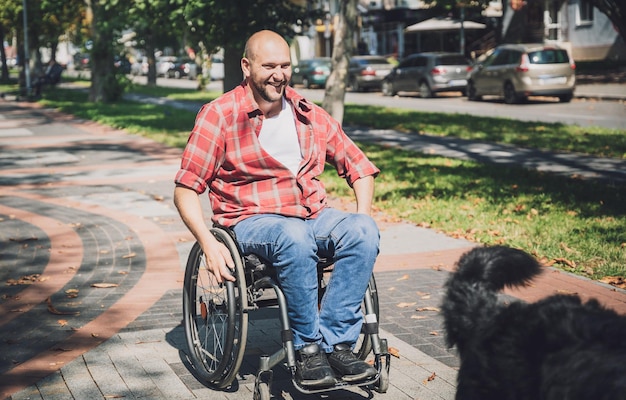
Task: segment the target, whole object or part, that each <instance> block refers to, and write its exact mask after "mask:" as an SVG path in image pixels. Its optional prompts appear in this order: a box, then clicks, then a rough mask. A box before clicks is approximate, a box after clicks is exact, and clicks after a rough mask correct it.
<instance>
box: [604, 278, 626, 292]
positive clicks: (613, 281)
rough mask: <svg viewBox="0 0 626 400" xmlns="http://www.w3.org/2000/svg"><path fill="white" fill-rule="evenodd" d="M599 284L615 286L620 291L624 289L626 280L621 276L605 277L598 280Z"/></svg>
mask: <svg viewBox="0 0 626 400" xmlns="http://www.w3.org/2000/svg"><path fill="white" fill-rule="evenodd" d="M600 282H602V283H606V284H608V285H612V286H616V287H618V288H621V289H626V279H624V278H623V277H621V276H605V277H604V278H602V279H600Z"/></svg>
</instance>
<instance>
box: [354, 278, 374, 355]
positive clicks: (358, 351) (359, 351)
mask: <svg viewBox="0 0 626 400" xmlns="http://www.w3.org/2000/svg"><path fill="white" fill-rule="evenodd" d="M368 289H369V292H370V293H371V296H372V305H373V306H374V314H376V320H377V321H378V320H379V318H380V307H379V305H378V289H376V279H374V275H373V274H372V277H371V278H370V283H369V287H368ZM366 295H367V294H366ZM361 308H362V310H363V315H365V300H363V303H362V305H361ZM371 351H372V339H371V337H370V335H369V334H367V333H366V332H365V328H364V327H362V328H361V334H360V335H359V339H358V340H357V342H356V346H355V347H354V354H355V355H356V356H357V357H358V358H359V359H361V360H365V359H366V358H367V356H368V354H369V353H370V352H371Z"/></svg>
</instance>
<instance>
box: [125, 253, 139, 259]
mask: <svg viewBox="0 0 626 400" xmlns="http://www.w3.org/2000/svg"><path fill="white" fill-rule="evenodd" d="M133 257H137V254H136V253H129V254H126V255H125V256H122V258H133Z"/></svg>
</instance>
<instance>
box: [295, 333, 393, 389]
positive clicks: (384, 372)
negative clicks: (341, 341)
mask: <svg viewBox="0 0 626 400" xmlns="http://www.w3.org/2000/svg"><path fill="white" fill-rule="evenodd" d="M381 340H383V341H384V343H385V346H384V347H383V349H382V350H383V351H384V353H381V354H375V355H374V367H376V370H377V371H378V373H377V374H376V375H375V376H374V377H372V378H369V379H363V380H361V381H356V382H346V381H342V380H340V379H339V380H338V381H337V383H336V384H335V385H334V386H328V387H323V388H317V387H311V386H304V385H302V384H300V383H299V382H298V381H297V380H296V379H295V371H293V373H292V379H291V381H292V382H293V386H294V387H295V388H296V389H298V391H300V392H301V393H304V394H313V393H323V392H329V391H332V390H339V389H345V388H349V387H363V386H374V387H380V386H382V385H383V384H384V385H387V384H388V380H389V368H390V365H389V364H390V360H391V357H390V354H389V352H388V351H387V346H386V340H385V339H381ZM383 359H384V362H383ZM382 380H385V381H386V382H384V383H383V382H381V381H382Z"/></svg>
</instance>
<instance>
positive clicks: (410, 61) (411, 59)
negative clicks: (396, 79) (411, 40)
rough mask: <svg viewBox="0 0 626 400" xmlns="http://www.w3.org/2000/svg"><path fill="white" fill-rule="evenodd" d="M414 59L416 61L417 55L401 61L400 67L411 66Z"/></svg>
mask: <svg viewBox="0 0 626 400" xmlns="http://www.w3.org/2000/svg"><path fill="white" fill-rule="evenodd" d="M414 61H415V57H409V58H405V59H404V60H402V61H401V62H400V64H398V68H407V67H410V66H411V65H412V64H413V62H414Z"/></svg>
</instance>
